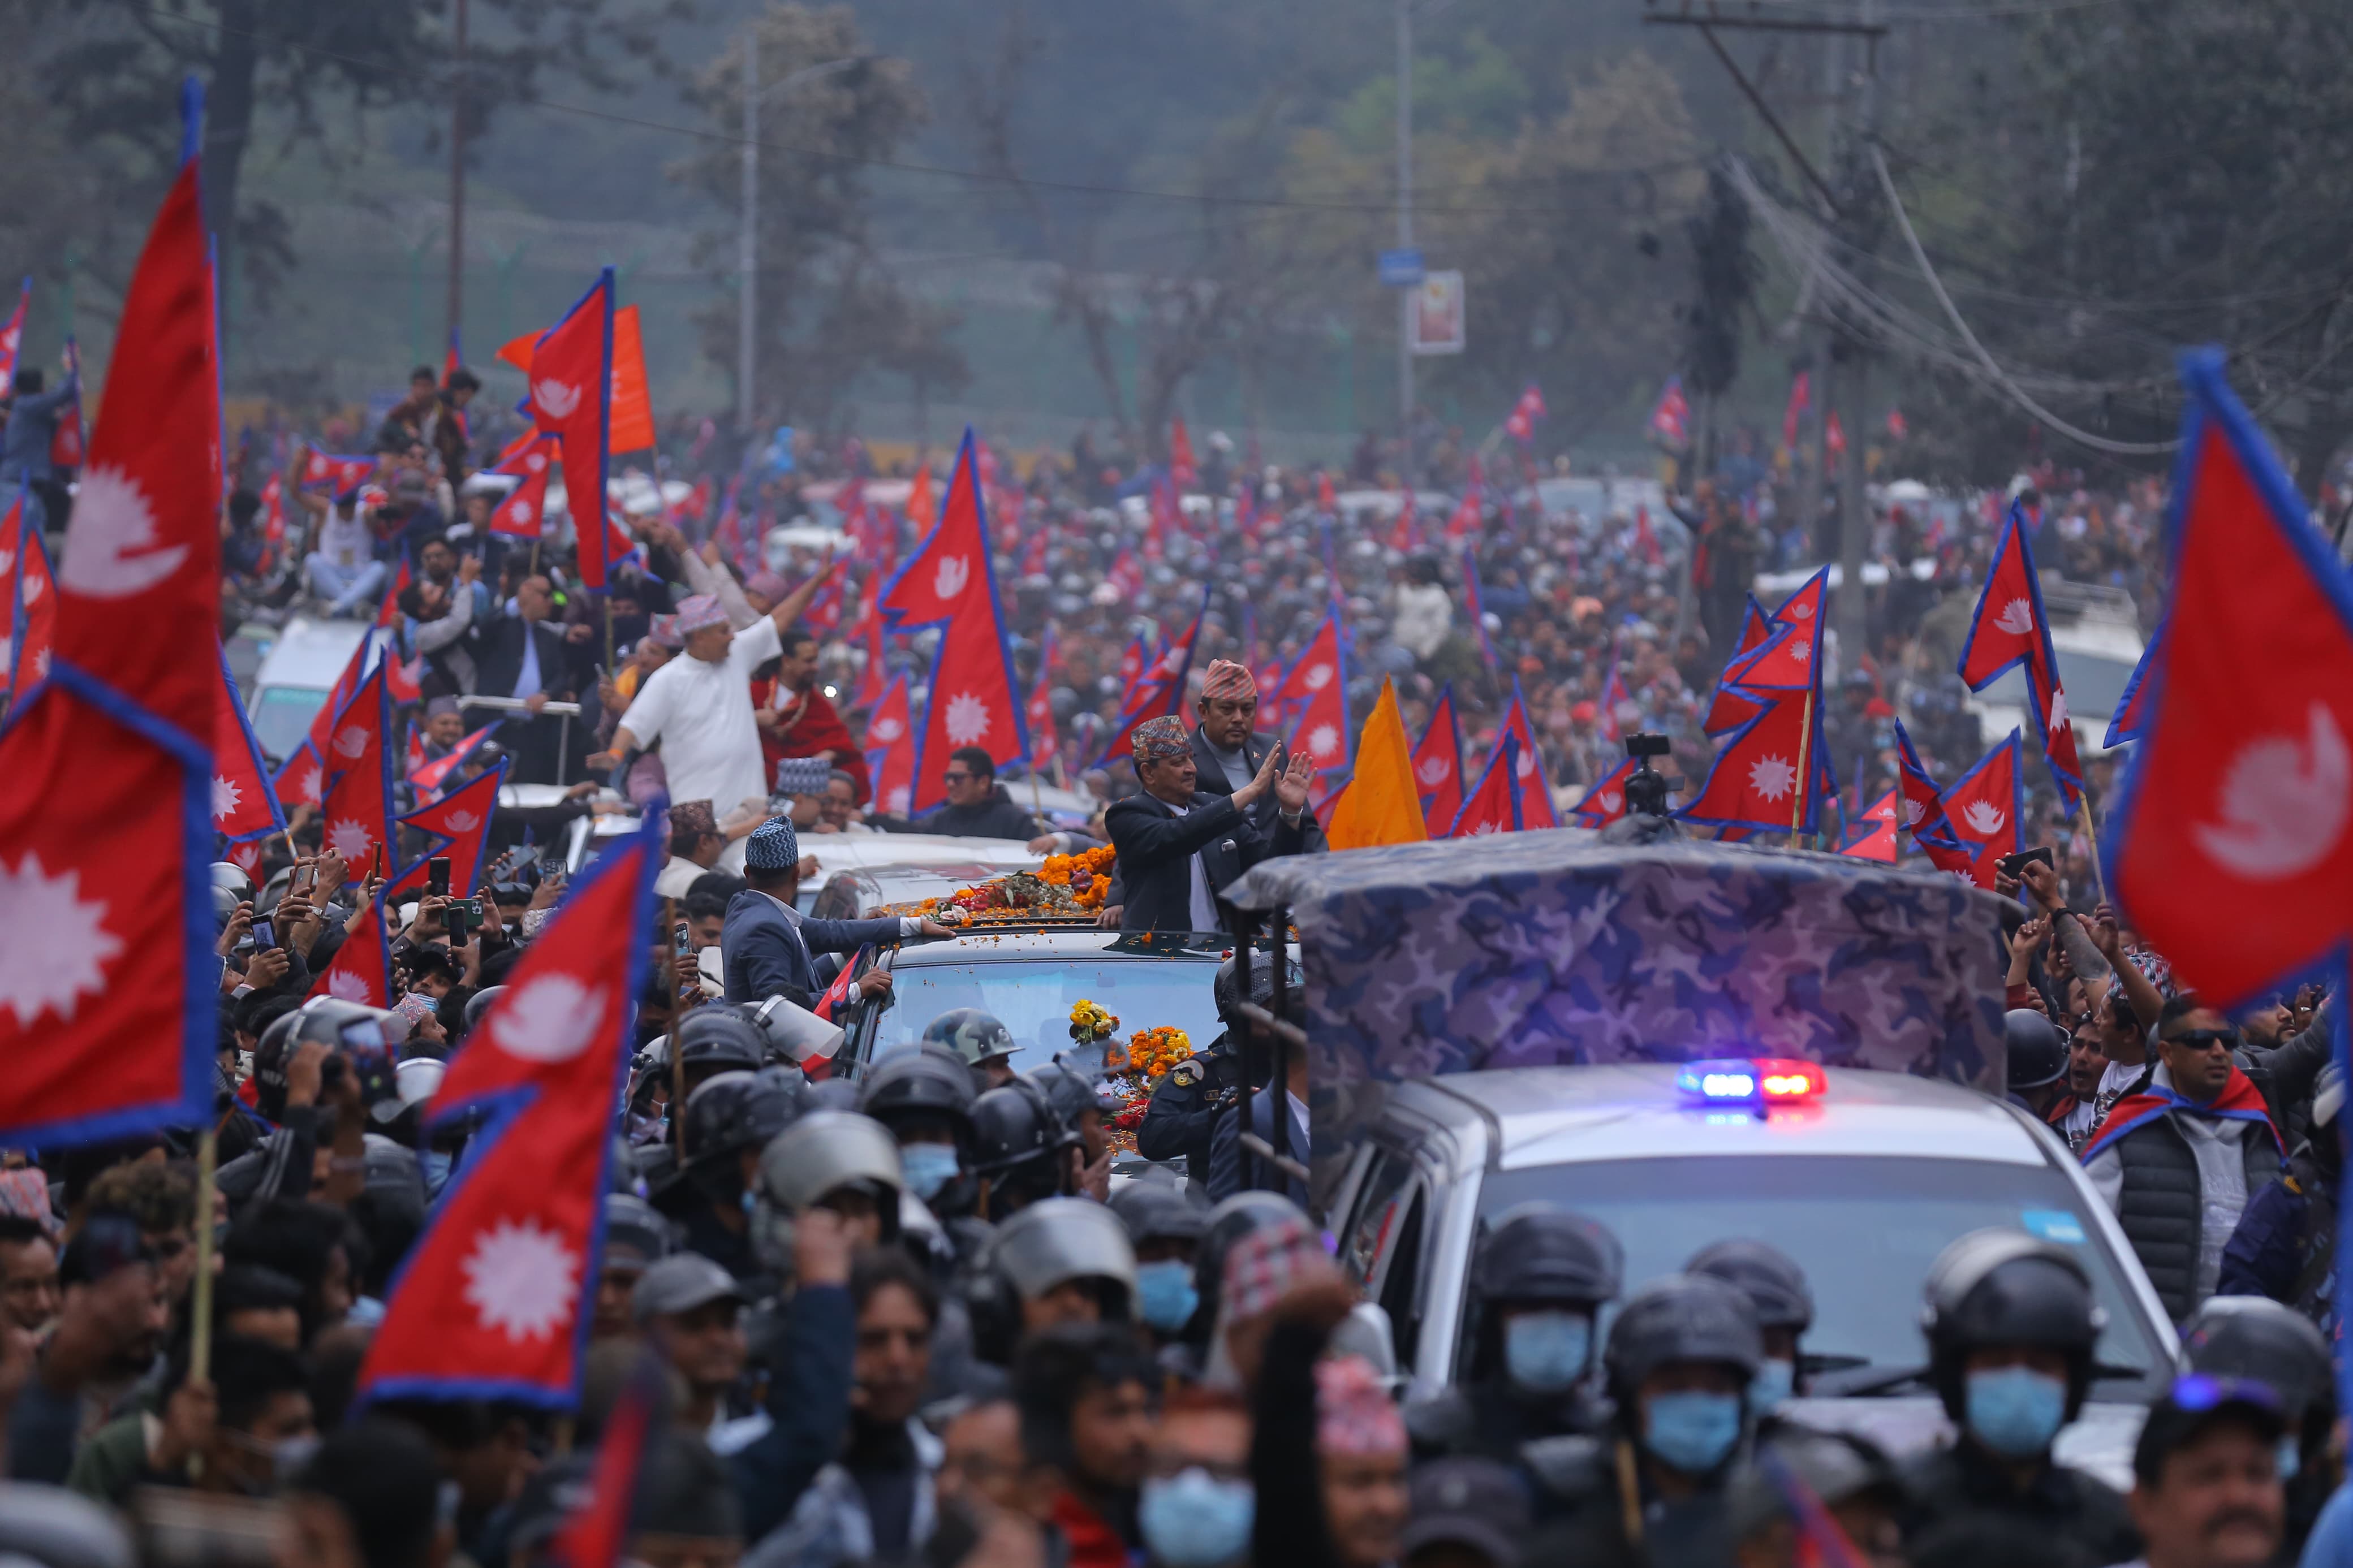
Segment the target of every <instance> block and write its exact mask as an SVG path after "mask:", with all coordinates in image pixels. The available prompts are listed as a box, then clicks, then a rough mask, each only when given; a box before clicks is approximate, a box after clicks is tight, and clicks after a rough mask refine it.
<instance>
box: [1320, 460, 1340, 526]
mask: <svg viewBox="0 0 2353 1568" xmlns="http://www.w3.org/2000/svg"><path fill="white" fill-rule="evenodd" d="M1339 504H1340V499H1339V497H1338V496H1336V495H1335V494H1334V493H1333V491H1332V476H1331V475H1329V474H1327V473H1325V472H1324V470H1323V469H1321V468H1318V469H1316V470H1315V510H1318V511H1320V512H1322V513H1324V515H1325V516H1327V517H1328V516H1330V515H1331V513H1332V511H1333V510H1334V509H1335V508H1336V507H1338V506H1339Z"/></svg>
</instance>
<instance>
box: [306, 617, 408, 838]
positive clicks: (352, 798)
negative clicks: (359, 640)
mask: <svg viewBox="0 0 2353 1568" xmlns="http://www.w3.org/2000/svg"><path fill="white" fill-rule="evenodd" d="M394 749H395V748H394V745H393V742H392V696H391V693H390V692H389V691H387V690H386V689H385V668H384V665H383V664H381V663H379V664H378V665H377V666H376V668H375V674H373V675H371V676H369V677H368V678H367V679H365V680H364V681H362V682H361V683H360V689H359V693H358V695H356V696H354V697H353V699H352V700H351V704H350V706H348V707H346V708H345V709H344V710H343V718H342V719H341V720H339V721H337V722H336V725H335V731H334V738H333V739H332V741H330V742H328V748H327V757H326V764H327V786H326V798H325V801H324V803H323V804H322V806H321V808H320V814H321V816H322V818H323V819H324V821H325V823H326V829H325V837H324V838H323V840H322V842H323V843H324V844H325V846H326V847H328V848H330V849H332V850H333V851H334V852H335V853H336V854H338V855H340V856H342V857H343V863H344V864H345V865H347V866H349V867H351V868H352V874H353V876H354V877H358V876H361V875H364V870H365V868H366V867H367V866H368V864H369V862H370V860H371V859H372V858H374V856H375V852H376V851H377V850H379V849H380V850H383V851H384V857H385V859H384V869H385V870H387V871H388V870H390V869H391V868H392V838H391V828H392V753H393V751H394Z"/></svg>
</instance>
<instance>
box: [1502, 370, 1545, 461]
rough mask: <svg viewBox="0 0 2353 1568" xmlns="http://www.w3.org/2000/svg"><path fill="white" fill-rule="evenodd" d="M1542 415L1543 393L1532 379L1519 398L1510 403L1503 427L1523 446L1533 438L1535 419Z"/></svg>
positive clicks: (1543, 411) (1543, 413)
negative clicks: (1510, 407) (1515, 401)
mask: <svg viewBox="0 0 2353 1568" xmlns="http://www.w3.org/2000/svg"><path fill="white" fill-rule="evenodd" d="M1544 416H1545V400H1544V393H1543V392H1542V391H1540V390H1539V389H1538V388H1537V386H1536V384H1535V382H1533V381H1532V382H1530V383H1528V386H1527V390H1526V391H1525V392H1523V393H1521V394H1520V400H1519V401H1518V402H1517V403H1514V404H1513V405H1512V411H1511V413H1510V414H1508V415H1506V416H1504V431H1505V432H1506V433H1507V434H1508V435H1509V436H1510V437H1512V439H1514V441H1517V442H1518V443H1520V445H1522V446H1523V447H1525V446H1526V445H1527V444H1528V443H1529V442H1531V441H1533V440H1535V436H1536V421H1537V420H1539V419H1541V418H1543V417H1544Z"/></svg>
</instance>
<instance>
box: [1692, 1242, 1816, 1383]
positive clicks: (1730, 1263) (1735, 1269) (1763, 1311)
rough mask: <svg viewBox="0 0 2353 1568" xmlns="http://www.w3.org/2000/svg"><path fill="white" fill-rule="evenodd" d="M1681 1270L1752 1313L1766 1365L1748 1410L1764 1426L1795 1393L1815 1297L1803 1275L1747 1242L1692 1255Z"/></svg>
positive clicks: (1770, 1250) (1769, 1250) (1785, 1260)
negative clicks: (1712, 1282)
mask: <svg viewBox="0 0 2353 1568" xmlns="http://www.w3.org/2000/svg"><path fill="white" fill-rule="evenodd" d="M1683 1270H1684V1272H1686V1273H1690V1274H1706V1275H1711V1276H1713V1277H1714V1278H1715V1279H1721V1280H1723V1281H1724V1282H1725V1284H1727V1285H1729V1286H1731V1287H1732V1288H1733V1289H1736V1290H1737V1291H1739V1292H1740V1293H1741V1294H1742V1295H1744V1296H1746V1297H1747V1298H1748V1304H1749V1305H1750V1306H1752V1307H1754V1308H1756V1309H1757V1331H1758V1332H1760V1333H1761V1334H1763V1335H1764V1338H1765V1362H1764V1364H1763V1366H1762V1367H1761V1368H1759V1369H1758V1371H1757V1381H1756V1382H1755V1383H1752V1384H1749V1385H1748V1410H1749V1414H1750V1415H1754V1416H1756V1417H1757V1419H1758V1420H1759V1421H1762V1420H1764V1419H1765V1418H1766V1417H1767V1416H1769V1415H1772V1414H1773V1412H1774V1410H1775V1409H1776V1408H1778V1406H1779V1405H1780V1403H1781V1402H1782V1401H1783V1400H1785V1399H1787V1398H1788V1397H1790V1396H1791V1395H1792V1394H1797V1393H1798V1392H1799V1382H1798V1373H1799V1369H1800V1368H1802V1367H1803V1366H1804V1364H1805V1354H1804V1352H1803V1351H1801V1350H1800V1349H1799V1341H1800V1340H1802V1339H1803V1338H1804V1337H1805V1333H1806V1331H1807V1330H1808V1329H1810V1328H1812V1327H1813V1326H1814V1292H1813V1289H1812V1288H1811V1287H1810V1286H1809V1285H1808V1284H1807V1283H1806V1271H1805V1270H1804V1269H1802V1268H1799V1267H1798V1266H1797V1264H1796V1263H1794V1262H1792V1261H1791V1260H1790V1259H1789V1258H1788V1256H1787V1255H1786V1254H1784V1253H1782V1252H1780V1251H1778V1249H1776V1248H1774V1247H1767V1246H1766V1245H1765V1244H1764V1243H1763V1242H1761V1241H1750V1240H1746V1239H1740V1240H1734V1241H1719V1242H1717V1243H1715V1245H1714V1246H1712V1247H1701V1248H1700V1249H1699V1250H1698V1251H1697V1252H1694V1253H1693V1254H1692V1256H1691V1260H1690V1261H1689V1262H1687V1263H1685V1264H1684V1265H1683Z"/></svg>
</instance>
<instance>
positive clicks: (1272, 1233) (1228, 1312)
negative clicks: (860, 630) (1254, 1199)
mask: <svg viewBox="0 0 2353 1568" xmlns="http://www.w3.org/2000/svg"><path fill="white" fill-rule="evenodd" d="M1322 1252H1323V1249H1322V1248H1321V1247H1318V1246H1316V1244H1315V1233H1314V1231H1312V1230H1310V1229H1308V1228H1307V1222H1306V1221H1305V1220H1303V1219H1302V1218H1300V1217H1299V1216H1298V1215H1283V1216H1282V1218H1280V1219H1277V1220H1275V1221H1273V1222H1272V1223H1271V1224H1268V1225H1262V1226H1259V1227H1258V1228H1257V1229H1256V1230H1253V1231H1251V1232H1250V1234H1249V1235H1247V1236H1245V1237H1242V1238H1241V1239H1240V1241H1237V1242H1235V1243H1234V1247H1233V1250H1232V1251H1230V1252H1229V1253H1227V1254H1226V1279H1225V1290H1224V1301H1223V1303H1222V1308H1223V1310H1222V1312H1221V1314H1220V1316H1221V1317H1222V1319H1223V1321H1226V1322H1229V1323H1239V1322H1240V1321H1243V1320H1244V1319H1246V1318H1255V1317H1257V1316H1258V1315H1259V1314H1260V1313H1261V1312H1266V1311H1271V1310H1273V1308H1274V1304H1275V1303H1276V1302H1277V1301H1280V1300H1282V1298H1283V1295H1284V1294H1285V1293H1286V1292H1287V1291H1289V1290H1290V1289H1291V1288H1292V1286H1293V1285H1295V1284H1297V1283H1298V1282H1299V1279H1300V1276H1301V1275H1302V1274H1303V1272H1304V1271H1305V1270H1306V1268H1307V1266H1308V1264H1309V1263H1311V1262H1312V1261H1314V1259H1315V1258H1318V1257H1320V1256H1322Z"/></svg>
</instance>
